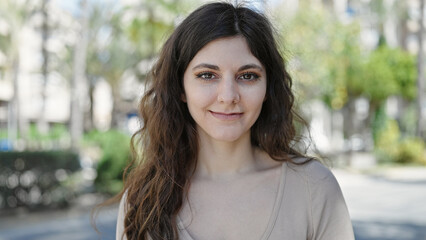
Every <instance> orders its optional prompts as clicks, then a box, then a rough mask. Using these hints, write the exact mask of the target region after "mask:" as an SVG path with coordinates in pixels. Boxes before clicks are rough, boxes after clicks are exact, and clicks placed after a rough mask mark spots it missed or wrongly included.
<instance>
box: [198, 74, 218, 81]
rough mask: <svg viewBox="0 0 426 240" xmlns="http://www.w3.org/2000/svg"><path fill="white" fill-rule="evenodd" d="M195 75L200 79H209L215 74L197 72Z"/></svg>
mask: <svg viewBox="0 0 426 240" xmlns="http://www.w3.org/2000/svg"><path fill="white" fill-rule="evenodd" d="M197 77H198V78H201V79H205V80H210V79H213V78H214V77H215V76H214V74H213V73H210V72H203V73H200V74H197Z"/></svg>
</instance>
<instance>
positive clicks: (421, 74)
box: [416, 0, 425, 137]
mask: <svg viewBox="0 0 426 240" xmlns="http://www.w3.org/2000/svg"><path fill="white" fill-rule="evenodd" d="M424 6H425V1H424V0H420V20H419V24H420V29H419V32H418V34H419V53H418V55H417V74H418V75H417V116H418V117H417V126H416V135H417V136H419V137H422V134H423V119H422V117H423V116H422V115H423V114H422V109H423V106H422V105H423V103H422V101H423V81H424V59H423V55H424V52H423V51H424V49H423V32H424V26H423V19H424Z"/></svg>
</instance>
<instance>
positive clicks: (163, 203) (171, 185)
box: [117, 3, 302, 240]
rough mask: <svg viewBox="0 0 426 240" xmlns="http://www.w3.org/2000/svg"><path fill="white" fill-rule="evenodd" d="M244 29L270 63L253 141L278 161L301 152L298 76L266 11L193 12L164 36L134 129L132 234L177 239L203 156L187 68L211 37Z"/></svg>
mask: <svg viewBox="0 0 426 240" xmlns="http://www.w3.org/2000/svg"><path fill="white" fill-rule="evenodd" d="M232 36H242V37H244V38H245V40H246V41H247V44H248V46H249V48H250V51H251V53H252V54H253V55H254V56H255V57H256V58H257V59H259V61H260V62H261V63H262V64H263V66H264V67H265V69H266V76H267V92H266V100H265V101H264V103H263V106H262V110H261V113H260V115H259V118H258V119H257V121H256V122H255V123H254V125H253V126H252V128H251V142H252V144H253V145H254V146H257V147H259V148H260V149H262V150H264V151H265V152H267V153H268V154H269V156H270V157H271V158H273V159H274V160H276V161H292V160H291V158H290V157H289V156H290V155H293V156H302V154H301V153H299V152H298V151H297V150H295V149H294V148H293V147H292V146H293V145H292V144H293V142H294V141H295V137H296V131H295V127H294V119H296V120H297V119H299V117H298V115H297V114H296V113H295V112H294V111H293V102H294V96H293V93H292V91H291V86H292V80H291V78H290V75H289V74H288V72H287V71H286V67H285V63H284V60H283V58H282V56H281V54H280V52H279V51H278V47H277V43H276V41H275V37H274V30H273V28H272V25H271V24H270V22H269V21H268V19H267V18H266V17H265V16H264V15H262V14H260V13H257V12H256V11H254V10H252V9H249V8H247V7H243V6H233V5H232V4H229V3H210V4H206V5H203V6H201V7H200V8H198V9H197V10H195V11H194V12H192V13H191V14H190V15H189V16H188V17H187V18H186V19H185V20H183V22H182V23H181V24H180V25H179V26H178V27H177V28H176V29H175V31H174V32H173V33H172V34H171V36H170V37H169V38H168V40H167V41H166V42H165V44H164V46H163V48H162V50H161V53H160V55H159V59H158V61H157V62H156V64H155V65H154V67H153V68H152V70H151V72H150V74H149V76H148V79H147V81H148V85H147V86H148V89H147V91H146V92H145V94H144V96H143V97H142V99H141V101H140V108H139V110H140V114H141V118H142V119H143V126H142V127H141V129H140V130H139V131H138V132H136V133H135V135H133V138H132V146H133V147H132V151H134V152H139V153H140V154H139V155H138V156H139V157H137V158H134V160H133V162H132V163H131V164H130V165H129V166H130V168H131V169H130V171H126V172H128V174H126V176H125V185H124V189H123V191H122V192H121V194H119V195H118V196H117V197H122V196H123V194H124V193H126V195H127V197H126V206H127V207H126V208H127V212H126V216H125V222H124V234H125V235H126V237H127V239H147V238H148V236H149V237H151V238H152V239H153V240H157V239H178V229H177V222H176V221H177V219H176V217H177V214H178V212H179V210H180V209H181V208H182V203H183V198H184V196H185V195H186V193H187V191H188V189H189V183H190V178H191V176H192V174H193V171H194V170H195V167H196V164H197V158H196V156H197V153H198V139H197V131H196V128H195V122H194V120H193V119H192V117H191V115H190V113H189V111H188V107H187V105H186V103H185V102H183V101H182V100H181V96H182V94H183V93H184V88H183V74H184V72H185V69H186V68H187V66H188V64H189V63H190V61H191V60H192V59H193V57H194V56H195V55H196V54H197V52H198V51H200V49H202V48H203V47H204V46H205V45H206V44H208V43H209V42H211V41H213V40H215V39H219V38H225V37H232Z"/></svg>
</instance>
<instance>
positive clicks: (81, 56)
mask: <svg viewBox="0 0 426 240" xmlns="http://www.w3.org/2000/svg"><path fill="white" fill-rule="evenodd" d="M80 7H81V16H80V26H81V29H80V32H79V34H78V41H77V42H76V43H75V44H76V45H75V49H74V56H73V73H72V78H71V119H70V134H71V148H73V149H75V150H77V149H78V148H79V144H80V140H81V138H82V136H83V119H84V115H83V114H84V111H85V107H84V106H85V102H86V101H87V99H86V98H87V80H86V56H87V45H88V41H89V39H88V31H89V29H88V28H89V24H88V18H89V16H88V14H89V6H88V3H87V0H81V2H80Z"/></svg>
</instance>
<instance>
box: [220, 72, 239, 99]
mask: <svg viewBox="0 0 426 240" xmlns="http://www.w3.org/2000/svg"><path fill="white" fill-rule="evenodd" d="M217 91H218V92H217V100H218V101H219V102H221V103H228V104H229V103H238V102H239V101H240V94H239V91H238V84H237V82H236V81H235V79H234V77H233V76H232V77H231V76H228V77H224V78H222V79H221V81H220V83H219V86H218V90H217Z"/></svg>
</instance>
